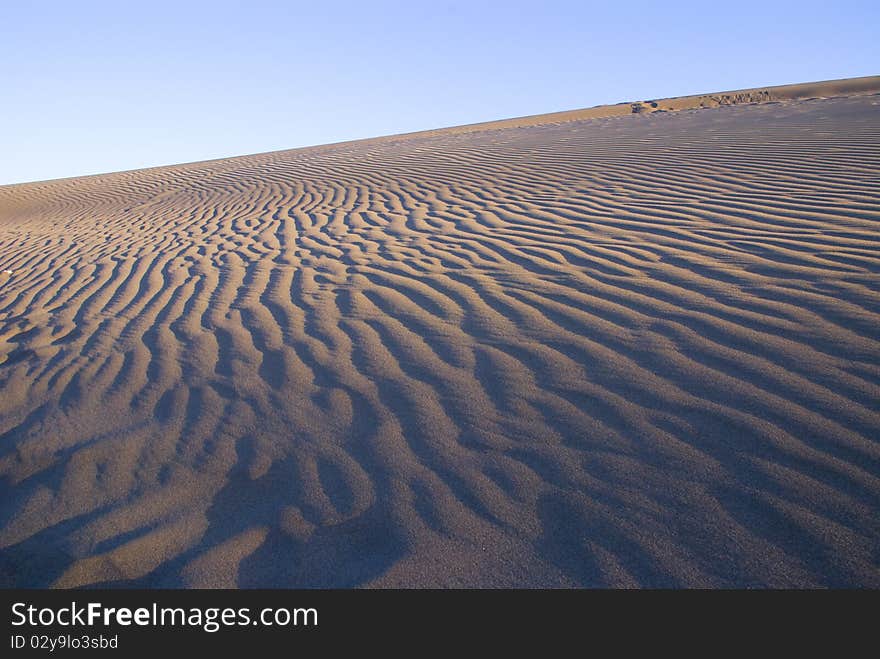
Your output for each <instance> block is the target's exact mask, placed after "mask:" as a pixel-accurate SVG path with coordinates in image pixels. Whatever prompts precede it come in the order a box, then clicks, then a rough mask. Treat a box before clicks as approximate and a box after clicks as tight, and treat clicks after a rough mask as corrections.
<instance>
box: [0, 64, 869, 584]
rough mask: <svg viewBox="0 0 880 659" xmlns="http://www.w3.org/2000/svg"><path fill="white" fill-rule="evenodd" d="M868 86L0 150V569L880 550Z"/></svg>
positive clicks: (761, 575) (679, 558)
mask: <svg viewBox="0 0 880 659" xmlns="http://www.w3.org/2000/svg"><path fill="white" fill-rule="evenodd" d="M878 90H880V81H878V79H876V78H875V79H869V80H862V81H843V82H838V83H826V84H824V86H823V85H822V84H817V85H808V86H802V87H799V88H798V89H795V90H794V91H792V88H779V89H775V90H774V89H770V90H749V91H747V92H738V93H730V94H727V95H724V94H719V95H705V96H701V97H690V98H689V99H668V100H666V101H659V102H657V101H654V102H652V101H645V102H640V103H636V104H623V105H619V106H611V107H610V108H599V109H593V110H585V111H577V112H572V113H559V114H555V115H546V116H544V117H531V118H526V119H521V120H512V121H506V122H495V123H493V124H484V125H476V126H470V127H462V128H457V129H449V130H441V131H431V132H426V133H421V134H412V135H405V136H397V137H390V138H382V139H376V140H366V141H361V142H352V143H345V144H337V145H330V146H325V147H316V148H308V149H299V150H294V151H284V152H276V153H269V154H261V155H255V156H247V157H241V158H231V159H226V160H219V161H212V162H204V163H195V164H190V165H181V166H174V167H165V168H157V169H150V170H142V171H134V172H124V173H118V174H109V175H101V176H94V177H84V178H78V179H67V180H60V181H50V182H45V183H33V184H24V185H14V186H6V187H0V584H3V585H7V586H9V585H18V586H57V587H71V586H85V585H132V586H148V587H161V586H171V587H177V586H188V587H189V586H202V587H213V586H240V587H252V586H269V587H306V586H342V587H348V586H530V587H531V586H613V587H630V586H653V587H679V586H700V587H703V586H708V587H716V586H781V587H785V586H871V587H880V96H877V95H873V94H872V93H871V92H876V91H878ZM823 96H824V97H830V98H821V97H823ZM755 102H758V104H755ZM614 115H619V116H614Z"/></svg>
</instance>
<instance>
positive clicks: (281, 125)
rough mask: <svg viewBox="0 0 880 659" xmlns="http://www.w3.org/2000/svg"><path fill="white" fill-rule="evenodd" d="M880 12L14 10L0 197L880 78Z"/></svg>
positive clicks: (37, 5) (278, 6)
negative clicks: (126, 173)
mask: <svg viewBox="0 0 880 659" xmlns="http://www.w3.org/2000/svg"><path fill="white" fill-rule="evenodd" d="M877 6H878V3H876V2H846V1H843V2H840V1H838V2H831V1H830V0H829V1H823V2H810V1H801V2H773V1H772V0H765V1H762V2H751V1H743V2H720V3H719V2H706V1H705V0H703V1H701V2H673V1H671V0H670V1H669V2H638V1H635V0H625V1H619V2H613V1H612V2H596V3H591V2H587V1H582V2H554V1H552V0H546V1H535V2H516V1H514V0H508V1H507V2H480V0H472V1H468V2H459V1H458V0H455V1H451V0H450V1H444V0H437V1H436V2H417V1H415V0H411V1H409V2H382V1H378V2H369V1H365V2H350V3H349V2H336V1H334V0H323V1H321V0H319V1H316V2H262V1H260V0H249V1H246V2H230V1H224V0H211V1H210V2H187V1H186V0H178V1H176V2H166V1H164V0H144V1H142V2H128V1H127V0H125V1H124V0H117V1H115V2H89V1H87V0H78V1H65V2H40V1H39V0H33V1H28V2H16V1H14V0H9V1H8V2H3V4H2V11H0V184H3V183H13V182H19V181H29V180H41V179H48V178H57V177H63V176H75V175H81V174H89V173H98V172H107V171H116V170H121V169H132V168H137V167H146V166H152V165H160V164H172V163H179V162H189V161H193V160H204V159H208V158H217V157H224V156H232V155H241V154H246V153H255V152H260V151H271V150H276V149H285V148H293V147H297V146H306V145H312V144H323V143H327V142H335V141H341V140H347V139H354V138H360V137H370V136H375V135H384V134H390V133H400V132H407V131H412V130H419V129H426V128H438V127H441V126H451V125H458V124H464V123H472V122H477V121H485V120H492V119H500V118H505V117H514V116H521V115H527V114H537V113H543V112H552V111H556V110H568V109H574V108H580V107H587V106H591V105H598V104H603V103H612V102H619V101H625V100H633V99H643V98H651V97H663V96H678V95H684V94H691V93H698V92H707V91H720V90H726V89H736V88H743V87H753V86H761V85H774V84H784V83H792V82H806V81H811V80H824V79H832V78H844V77H852V76H861V75H872V74H877V73H880V66H878V64H880V46H878V35H880V10H878V9H877Z"/></svg>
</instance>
